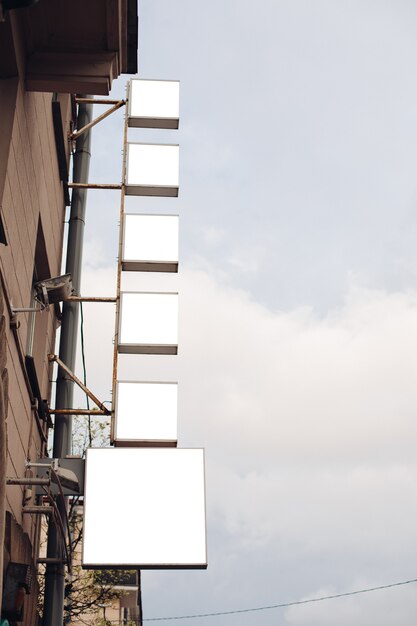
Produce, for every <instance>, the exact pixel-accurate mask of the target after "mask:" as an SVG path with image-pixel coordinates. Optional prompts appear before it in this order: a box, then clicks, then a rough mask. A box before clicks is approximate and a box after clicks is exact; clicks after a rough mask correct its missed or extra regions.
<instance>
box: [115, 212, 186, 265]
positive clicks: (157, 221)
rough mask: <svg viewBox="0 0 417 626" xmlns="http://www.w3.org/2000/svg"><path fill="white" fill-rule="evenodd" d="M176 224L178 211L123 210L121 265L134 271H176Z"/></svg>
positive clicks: (177, 223) (177, 222)
mask: <svg viewBox="0 0 417 626" xmlns="http://www.w3.org/2000/svg"><path fill="white" fill-rule="evenodd" d="M178 226H179V218H178V215H144V214H130V213H128V214H126V215H125V217H124V224H123V253H122V269H123V270H124V271H134V272H140V271H142V272H144V271H145V272H146V271H147V272H177V271H178Z"/></svg>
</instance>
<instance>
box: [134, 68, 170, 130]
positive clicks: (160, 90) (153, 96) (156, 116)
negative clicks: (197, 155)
mask: <svg viewBox="0 0 417 626" xmlns="http://www.w3.org/2000/svg"><path fill="white" fill-rule="evenodd" d="M179 96H180V84H179V82H178V81H176V80H143V79H136V78H134V79H132V80H131V82H130V95H129V126H133V127H136V128H178V123H179Z"/></svg>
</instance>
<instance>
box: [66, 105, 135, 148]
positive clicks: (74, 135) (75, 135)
mask: <svg viewBox="0 0 417 626" xmlns="http://www.w3.org/2000/svg"><path fill="white" fill-rule="evenodd" d="M76 102H83V103H91V104H113V106H112V107H111V108H110V109H108V110H107V111H105V112H104V113H102V114H101V115H99V116H98V117H96V119H94V120H92V121H91V122H89V123H88V124H86V125H85V126H83V127H82V128H80V129H79V130H77V131H75V132H73V133H70V134H69V140H70V141H75V140H76V139H78V137H79V136H80V135H82V134H83V133H85V132H86V131H87V130H89V129H90V128H92V127H93V126H95V125H96V124H98V123H99V122H101V121H102V120H104V119H106V117H108V116H109V115H111V114H112V113H114V112H115V111H118V109H120V108H121V107H122V106H124V105H125V104H126V100H99V99H98V100H94V98H76Z"/></svg>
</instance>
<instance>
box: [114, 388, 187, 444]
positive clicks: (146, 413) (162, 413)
mask: <svg viewBox="0 0 417 626" xmlns="http://www.w3.org/2000/svg"><path fill="white" fill-rule="evenodd" d="M177 404H178V385H177V383H144V382H118V383H117V389H116V413H115V431H114V439H115V443H116V445H123V444H125V445H132V443H135V445H146V444H148V445H149V443H150V442H152V443H155V442H158V443H159V444H160V445H162V444H165V445H176V442H177Z"/></svg>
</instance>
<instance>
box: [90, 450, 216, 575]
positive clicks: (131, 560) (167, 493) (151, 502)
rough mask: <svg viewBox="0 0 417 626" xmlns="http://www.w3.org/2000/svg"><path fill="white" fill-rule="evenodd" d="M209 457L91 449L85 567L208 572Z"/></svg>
mask: <svg viewBox="0 0 417 626" xmlns="http://www.w3.org/2000/svg"><path fill="white" fill-rule="evenodd" d="M205 518H206V516H205V490H204V451H203V450H202V449H189V448H188V449H184V448H181V449H178V448H101V449H93V448H90V449H89V450H87V456H86V477H85V498H84V541H83V567H85V568H106V567H109V568H125V569H129V568H130V567H132V568H141V569H205V568H206V567H207V551H206V521H205Z"/></svg>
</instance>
